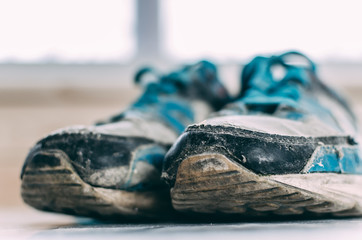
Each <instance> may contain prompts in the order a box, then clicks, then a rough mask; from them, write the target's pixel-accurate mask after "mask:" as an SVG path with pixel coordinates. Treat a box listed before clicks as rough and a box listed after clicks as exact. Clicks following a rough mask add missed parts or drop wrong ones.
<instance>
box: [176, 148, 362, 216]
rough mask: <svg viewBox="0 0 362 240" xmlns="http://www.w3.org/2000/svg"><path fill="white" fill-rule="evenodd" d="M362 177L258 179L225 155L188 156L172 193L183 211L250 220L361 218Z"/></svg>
mask: <svg viewBox="0 0 362 240" xmlns="http://www.w3.org/2000/svg"><path fill="white" fill-rule="evenodd" d="M361 186H362V176H357V175H346V174H343V175H342V174H334V173H310V174H290V175H271V176H261V175H257V174H255V173H253V172H251V171H249V170H248V169H246V168H245V167H243V166H241V165H239V164H237V163H235V162H233V161H231V160H230V159H228V158H227V157H225V156H224V155H220V154H201V155H194V156H191V157H188V158H187V159H185V160H183V161H182V163H181V164H180V166H179V168H178V172H177V177H176V182H175V185H174V187H173V188H172V189H171V199H172V205H173V207H174V208H175V209H176V210H178V211H182V212H189V213H200V214H220V215H230V214H232V215H243V216H247V217H254V216H255V217H258V216H275V215H279V216H280V215H283V216H284V215H288V216H295V215H312V216H315V215H318V216H324V215H326V214H328V215H332V216H361V215H362V190H361Z"/></svg>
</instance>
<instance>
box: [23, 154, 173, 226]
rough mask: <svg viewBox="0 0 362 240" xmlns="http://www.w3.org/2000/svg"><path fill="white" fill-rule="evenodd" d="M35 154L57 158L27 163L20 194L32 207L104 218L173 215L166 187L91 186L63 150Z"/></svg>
mask: <svg viewBox="0 0 362 240" xmlns="http://www.w3.org/2000/svg"><path fill="white" fill-rule="evenodd" d="M37 154H43V155H49V156H51V157H53V158H57V159H59V160H60V161H59V164H57V165H54V166H52V165H50V166H49V165H43V166H37V164H36V163H30V164H28V166H27V167H26V168H25V170H24V175H23V178H22V185H21V195H22V198H23V200H24V202H25V203H27V204H29V205H30V206H32V207H34V208H36V209H39V210H44V211H52V212H59V213H66V214H72V215H77V216H86V217H96V218H103V219H108V220H110V219H114V220H123V219H139V218H142V219H144V218H146V219H147V218H150V219H152V218H161V219H162V218H168V217H169V216H172V214H173V211H174V210H173V209H172V206H171V204H170V199H169V193H168V190H167V189H162V190H157V191H156V190H155V191H144V192H129V191H124V190H117V189H107V188H101V187H94V186H91V185H89V184H87V183H86V182H84V181H83V180H82V179H81V178H80V177H79V175H78V174H77V172H76V171H75V169H74V168H73V166H72V165H71V164H70V161H69V158H68V156H67V155H66V154H65V153H64V152H62V151H56V150H51V151H40V152H39V153H37Z"/></svg>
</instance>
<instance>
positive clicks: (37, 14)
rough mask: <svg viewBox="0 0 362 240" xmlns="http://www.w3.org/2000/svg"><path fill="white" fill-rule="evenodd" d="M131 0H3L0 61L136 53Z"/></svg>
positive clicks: (85, 59)
mask: <svg viewBox="0 0 362 240" xmlns="http://www.w3.org/2000/svg"><path fill="white" fill-rule="evenodd" d="M134 2H135V1H133V0H1V2H0V63H18V62H20V63H34V62H45V63H46V62H54V63H101V62H122V61H127V60H128V59H129V58H131V57H132V56H133V54H134V53H135V36H134V34H135V33H134V24H135V20H134V19H135V6H134Z"/></svg>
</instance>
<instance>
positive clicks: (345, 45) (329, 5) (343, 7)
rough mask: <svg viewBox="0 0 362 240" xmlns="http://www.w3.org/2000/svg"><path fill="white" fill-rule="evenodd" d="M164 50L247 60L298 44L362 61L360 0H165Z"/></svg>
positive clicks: (181, 55)
mask: <svg viewBox="0 0 362 240" xmlns="http://www.w3.org/2000/svg"><path fill="white" fill-rule="evenodd" d="M161 3H162V14H163V15H162V21H161V22H162V23H163V30H164V51H165V53H166V54H169V55H170V56H171V57H173V58H176V59H182V60H191V59H198V58H200V57H209V58H214V59H217V60H243V59H246V58H249V57H250V56H251V55H255V54H260V53H270V52H278V51H284V50H288V49H297V50H301V51H303V52H305V53H306V54H308V55H310V56H311V57H313V58H314V59H316V60H319V61H347V62H361V61H362V30H361V29H362V28H361V24H362V14H361V10H362V1H360V0H343V1H342V0H340V1H333V0H303V1H290V0H273V1H271V0H248V1H238V0H234V1H233V0H198V1H194V0H182V1H180V0H162V2H161Z"/></svg>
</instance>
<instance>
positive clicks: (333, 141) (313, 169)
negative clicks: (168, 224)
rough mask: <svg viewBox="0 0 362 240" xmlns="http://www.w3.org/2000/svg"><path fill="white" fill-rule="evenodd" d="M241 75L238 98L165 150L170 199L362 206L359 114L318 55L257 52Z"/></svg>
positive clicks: (326, 208) (191, 208) (269, 209)
mask: <svg viewBox="0 0 362 240" xmlns="http://www.w3.org/2000/svg"><path fill="white" fill-rule="evenodd" d="M301 61H302V62H301ZM241 81H242V89H241V93H240V96H239V97H238V99H237V100H236V101H234V102H233V103H231V104H229V105H227V107H225V108H224V109H223V110H222V111H220V112H218V114H217V115H216V116H215V117H213V118H210V119H207V120H205V121H203V122H201V123H199V124H194V125H191V126H189V127H188V128H187V130H186V131H185V132H184V133H183V134H182V135H181V136H180V138H179V139H178V140H177V142H176V143H175V144H174V145H173V146H172V148H171V149H170V151H169V152H168V154H167V155H166V158H165V162H164V170H163V174H162V175H163V179H164V180H166V181H167V182H168V184H169V185H170V187H171V198H172V204H173V206H174V208H175V209H176V210H178V211H183V212H194V213H212V214H219V216H220V215H222V214H226V216H230V215H228V214H236V215H237V214H240V215H244V216H274V215H302V214H304V215H303V216H313V217H314V216H315V215H320V214H322V216H329V215H333V216H352V215H362V191H361V186H362V175H361V174H362V158H361V154H360V149H359V145H358V144H357V141H356V132H357V131H356V120H355V117H354V115H353V114H352V112H351V110H350V108H349V107H348V106H347V104H346V102H345V101H344V100H343V99H342V98H341V97H340V96H339V95H337V93H336V92H335V91H333V90H332V89H331V88H329V87H327V86H326V85H324V84H323V83H322V82H321V81H320V80H319V79H318V77H317V76H316V70H315V65H314V63H313V62H311V61H310V60H309V59H308V58H307V57H305V56H304V55H302V54H300V53H297V52H289V53H285V54H282V55H280V56H273V57H270V58H267V57H256V58H255V59H254V60H252V61H251V62H250V63H249V64H247V65H246V66H245V68H244V69H243V73H242V77H241ZM323 214H327V215H323Z"/></svg>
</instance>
